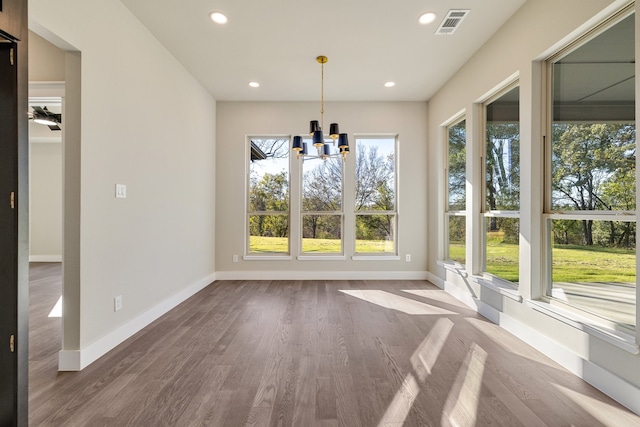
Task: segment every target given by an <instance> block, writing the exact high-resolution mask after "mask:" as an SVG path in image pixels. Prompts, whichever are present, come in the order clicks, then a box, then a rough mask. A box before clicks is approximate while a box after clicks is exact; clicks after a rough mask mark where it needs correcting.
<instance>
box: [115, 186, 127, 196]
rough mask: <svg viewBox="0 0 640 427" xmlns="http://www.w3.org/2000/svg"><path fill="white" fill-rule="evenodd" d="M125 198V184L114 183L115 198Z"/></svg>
mask: <svg viewBox="0 0 640 427" xmlns="http://www.w3.org/2000/svg"><path fill="white" fill-rule="evenodd" d="M126 198H127V186H126V185H125V184H116V199H126Z"/></svg>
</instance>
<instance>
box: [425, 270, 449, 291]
mask: <svg viewBox="0 0 640 427" xmlns="http://www.w3.org/2000/svg"><path fill="white" fill-rule="evenodd" d="M426 273H427V279H426V280H428V281H429V282H431V283H433V284H434V285H436V286H437V287H439V288H440V289H444V285H445V281H444V280H443V279H441V278H440V277H438V276H436V275H435V274H433V273H431V272H430V271H427V272H426Z"/></svg>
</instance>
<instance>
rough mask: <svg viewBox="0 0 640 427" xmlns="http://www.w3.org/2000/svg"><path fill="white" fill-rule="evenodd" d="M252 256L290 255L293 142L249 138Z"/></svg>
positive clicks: (250, 251)
mask: <svg viewBox="0 0 640 427" xmlns="http://www.w3.org/2000/svg"><path fill="white" fill-rule="evenodd" d="M248 145H249V150H248V153H249V155H248V157H249V159H248V162H249V201H248V202H249V203H248V215H247V216H248V227H249V233H248V234H249V242H248V248H249V250H248V253H249V254H260V253H265V254H288V253H289V138H271V137H264V138H248Z"/></svg>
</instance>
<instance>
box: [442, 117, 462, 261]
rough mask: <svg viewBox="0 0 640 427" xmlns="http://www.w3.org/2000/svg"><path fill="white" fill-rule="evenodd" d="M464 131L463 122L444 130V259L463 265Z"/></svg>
mask: <svg viewBox="0 0 640 427" xmlns="http://www.w3.org/2000/svg"><path fill="white" fill-rule="evenodd" d="M466 144H467V130H466V121H465V120H464V119H463V120H461V121H459V122H457V123H455V124H453V125H451V126H449V127H447V147H448V149H447V152H448V156H447V165H446V177H447V203H446V213H445V226H446V230H447V238H446V245H445V258H446V259H449V260H452V261H456V262H459V263H460V264H465V261H466V244H465V243H466V220H467V218H466V201H467V192H466V185H467V165H466V163H467V148H466Z"/></svg>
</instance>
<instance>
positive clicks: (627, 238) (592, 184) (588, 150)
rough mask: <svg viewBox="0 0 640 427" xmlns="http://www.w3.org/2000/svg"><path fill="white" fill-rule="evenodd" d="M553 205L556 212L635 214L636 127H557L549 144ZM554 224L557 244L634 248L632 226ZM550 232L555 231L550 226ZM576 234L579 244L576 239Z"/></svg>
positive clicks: (603, 125)
mask: <svg viewBox="0 0 640 427" xmlns="http://www.w3.org/2000/svg"><path fill="white" fill-rule="evenodd" d="M552 151H553V153H552V191H553V193H552V206H553V209H557V210H580V211H594V210H605V211H606V210H613V211H632V210H635V206H636V200H635V193H636V182H635V173H636V172H635V168H636V166H635V163H636V148H635V125H634V124H631V123H622V124H619V123H595V124H593V123H591V124H567V123H556V124H554V127H553V144H552ZM579 226H580V231H578V225H576V224H575V223H574V224H568V223H564V224H563V223H559V224H558V225H557V230H555V229H554V238H555V239H557V240H556V241H557V242H561V243H565V244H569V243H573V244H575V243H578V241H579V242H580V243H582V244H585V245H593V244H601V245H611V246H625V247H634V246H635V224H630V223H624V222H609V224H608V226H603V225H600V226H598V225H594V222H593V221H592V220H588V219H585V220H584V221H581V223H580V224H579ZM554 228H555V226H554ZM578 233H581V234H582V236H581V239H578V237H577V235H578Z"/></svg>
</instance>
